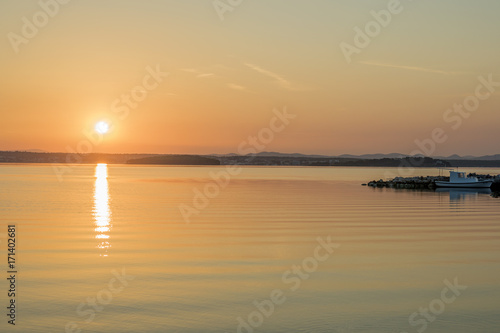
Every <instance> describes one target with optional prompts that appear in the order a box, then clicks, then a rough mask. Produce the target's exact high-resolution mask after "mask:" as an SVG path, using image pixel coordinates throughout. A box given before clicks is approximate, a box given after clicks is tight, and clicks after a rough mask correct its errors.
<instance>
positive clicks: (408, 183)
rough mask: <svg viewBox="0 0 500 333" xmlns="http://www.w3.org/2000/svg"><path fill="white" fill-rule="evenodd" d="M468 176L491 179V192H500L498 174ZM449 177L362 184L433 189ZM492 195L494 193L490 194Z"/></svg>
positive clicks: (409, 178)
mask: <svg viewBox="0 0 500 333" xmlns="http://www.w3.org/2000/svg"><path fill="white" fill-rule="evenodd" d="M468 176H470V177H477V178H478V179H482V180H491V181H493V185H491V191H492V192H500V175H497V176H492V175H478V174H475V173H470V174H469V175H468ZM448 181H450V177H446V176H425V177H396V178H393V179H390V180H383V179H380V180H372V181H370V182H368V183H366V184H362V185H363V186H371V187H378V188H384V187H385V188H396V189H428V190H435V189H436V188H437V187H438V186H437V185H436V182H448ZM492 196H494V195H492Z"/></svg>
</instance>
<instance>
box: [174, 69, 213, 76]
mask: <svg viewBox="0 0 500 333" xmlns="http://www.w3.org/2000/svg"><path fill="white" fill-rule="evenodd" d="M180 70H181V71H183V72H187V73H192V74H195V75H196V77H198V78H205V77H211V76H215V74H214V73H204V72H202V71H200V70H198V69H196V68H181V69H180Z"/></svg>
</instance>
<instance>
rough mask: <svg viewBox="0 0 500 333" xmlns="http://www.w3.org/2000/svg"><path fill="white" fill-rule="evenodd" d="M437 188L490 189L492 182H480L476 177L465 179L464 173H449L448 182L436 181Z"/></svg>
mask: <svg viewBox="0 0 500 333" xmlns="http://www.w3.org/2000/svg"><path fill="white" fill-rule="evenodd" d="M435 184H436V186H437V187H457V188H490V187H491V185H492V184H493V181H492V180H480V179H478V178H477V177H467V176H466V175H465V172H457V171H450V181H449V182H447V181H436V182H435Z"/></svg>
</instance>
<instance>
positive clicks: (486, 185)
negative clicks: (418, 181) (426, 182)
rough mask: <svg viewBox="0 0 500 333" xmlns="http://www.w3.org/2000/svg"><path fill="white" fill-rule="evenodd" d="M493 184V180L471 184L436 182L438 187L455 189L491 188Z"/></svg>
mask: <svg viewBox="0 0 500 333" xmlns="http://www.w3.org/2000/svg"><path fill="white" fill-rule="evenodd" d="M492 184H493V181H491V180H484V181H478V182H470V183H458V182H457V183H455V182H440V181H437V182H436V186H437V187H453V188H490V187H491V185H492Z"/></svg>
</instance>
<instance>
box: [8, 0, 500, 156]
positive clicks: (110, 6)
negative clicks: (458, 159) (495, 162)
mask: <svg viewBox="0 0 500 333" xmlns="http://www.w3.org/2000/svg"><path fill="white" fill-rule="evenodd" d="M60 1H61V2H65V1H63V0H60ZM394 1H396V0H389V1H378V0H373V1H356V0H339V1H336V0H242V1H238V0H220V1H218V2H217V1H215V3H216V4H217V5H218V6H217V8H218V10H217V9H216V8H215V6H214V1H212V0H177V1H173V0H140V1H139V0H135V1H132V0H107V1H104V0H72V1H69V2H68V3H67V4H58V7H59V8H56V6H55V5H54V4H55V3H56V2H55V0H42V1H40V3H39V1H27V0H3V1H1V2H0V20H1V22H2V25H1V26H0V33H1V34H2V35H3V36H4V37H3V38H2V39H1V42H0V43H1V44H0V71H1V77H2V79H1V81H0V85H1V86H0V115H1V121H0V150H17V149H18V150H24V149H42V150H47V151H62V152H64V151H67V150H68V147H71V148H72V149H74V150H76V149H77V147H80V148H81V147H82V145H83V144H82V142H84V141H85V140H88V139H86V137H85V135H84V134H83V133H84V132H89V133H92V136H93V137H94V138H97V135H96V134H95V133H93V126H94V124H95V123H96V122H98V121H100V120H107V121H109V122H110V123H111V124H112V131H111V132H110V133H108V134H106V135H105V136H104V141H103V142H98V141H95V142H94V143H92V151H98V152H155V153H229V152H237V150H238V146H239V145H240V144H241V142H243V141H244V140H246V139H247V138H248V136H250V135H255V134H257V133H259V131H261V129H262V128H264V127H267V126H269V122H270V120H271V118H272V117H273V116H274V114H273V109H279V110H282V109H283V108H285V107H286V108H287V110H288V112H289V113H292V114H294V115H297V117H296V118H295V119H293V120H292V121H291V122H290V124H289V125H288V126H287V127H286V128H285V129H284V130H283V131H281V132H280V133H276V134H275V138H274V140H272V141H271V142H269V143H266V145H265V149H264V150H267V151H282V152H290V153H291V152H302V153H322V154H334V155H336V154H344V153H353V154H361V153H390V152H400V153H410V152H412V151H415V149H418V146H417V144H416V143H415V140H420V141H422V140H427V141H426V143H427V148H429V149H430V148H433V147H432V146H433V145H435V148H436V149H435V150H434V149H432V153H434V154H435V155H449V154H455V153H457V154H462V155H465V154H472V155H485V154H494V153H500V150H499V148H498V139H497V136H498V134H497V133H498V127H499V124H500V83H499V84H495V82H500V43H499V42H500V20H499V19H498V17H499V15H500V1H498V0H475V1H471V0H413V1H410V0H401V2H400V4H399V5H397V3H396V2H394ZM41 3H42V4H43V3H45V4H46V5H44V6H42V7H46V9H45V10H46V11H47V12H49V14H50V15H48V14H45V12H42V10H43V9H42V7H41ZM230 3H232V4H234V6H233V5H230ZM238 3H239V4H238ZM224 6H225V7H224ZM388 8H389V9H388ZM381 10H384V12H380V11H381ZM389 10H392V12H393V13H391V12H390V11H389ZM372 11H375V12H378V13H379V15H378V19H379V21H380V22H381V23H377V21H376V20H375V16H377V15H375V16H374V15H373V14H372V13H371V12H372ZM387 13H390V15H391V18H390V19H389V18H388V16H387V15H386V14H387ZM221 17H222V18H223V20H222V19H221ZM367 24H368V26H367ZM37 25H38V26H39V27H37ZM355 27H359V28H360V29H361V30H365V27H368V29H371V30H369V35H371V36H372V37H370V36H357V38H356V35H357V34H358V33H357V32H356V31H355V30H354V28H355ZM37 30H38V31H37ZM358 31H359V30H358ZM366 38H369V39H370V40H369V42H368V41H367V40H366ZM342 43H344V44H342ZM341 45H342V46H343V47H341ZM347 45H349V46H347ZM355 48H356V49H355ZM342 49H344V52H343V51H342ZM346 49H347V50H350V51H351V53H350V58H351V59H350V60H351V61H350V63H349V62H348V61H347V58H346V54H345V53H346V52H345V50H346ZM353 50H356V52H354V51H353ZM347 53H349V52H347ZM348 58H349V57H348ZM158 70H159V71H160V72H164V73H169V74H168V75H165V74H161V75H158V74H155V75H156V76H157V79H156V80H155V79H154V75H153V76H151V72H155V71H158ZM480 76H482V77H483V78H484V80H483V83H481V81H480V80H479V79H478V78H479V77H480ZM489 76H490V77H489ZM488 77H489V78H488ZM488 80H490V81H494V82H493V83H490V84H489V85H484V82H486V81H488ZM480 85H481V86H480ZM137 86H143V87H145V86H147V87H146V89H143V88H141V89H139V88H137ZM133 89H136V91H135V92H134V94H133V96H136V97H131V100H129V101H128V102H127V96H131V91H132V90H133ZM476 95H477V96H479V97H480V98H478V97H475V96H476ZM134 98H137V100H135V101H134ZM142 98H144V100H141V99H142ZM127 103H128V106H127ZM463 103H466V104H467V103H468V104H467V105H466V108H467V110H468V109H470V110H473V111H467V110H466V108H464V109H463V110H462V111H461V113H460V112H458V111H453V110H451V111H447V110H448V109H450V108H453V107H454V105H455V104H456V105H457V106H460V104H463ZM132 106H134V107H132ZM127 108H128V112H127V111H126V109H127ZM456 110H459V109H458V108H457V109H456ZM464 110H465V111H464ZM436 128H438V129H439V128H441V129H442V131H441V132H440V133H439V135H437V136H436V137H439V138H440V139H439V140H435V139H431V138H432V134H431V133H432V132H433V131H435V129H436ZM438 131H439V130H438ZM443 136H446V138H445V139H443ZM430 140H432V141H433V142H434V143H432V144H431V143H430V142H429V141H430ZM436 141H438V142H437V143H436ZM78 145H80V146H78Z"/></svg>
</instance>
